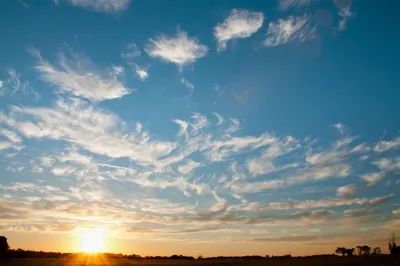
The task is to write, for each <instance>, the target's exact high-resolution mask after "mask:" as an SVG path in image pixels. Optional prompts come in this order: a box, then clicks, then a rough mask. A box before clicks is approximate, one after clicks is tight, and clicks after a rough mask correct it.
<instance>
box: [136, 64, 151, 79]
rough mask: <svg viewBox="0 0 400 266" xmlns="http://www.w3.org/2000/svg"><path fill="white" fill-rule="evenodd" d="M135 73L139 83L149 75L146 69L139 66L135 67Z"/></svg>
mask: <svg viewBox="0 0 400 266" xmlns="http://www.w3.org/2000/svg"><path fill="white" fill-rule="evenodd" d="M135 72H136V75H138V77H139V79H140V80H141V81H144V80H145V79H147V78H148V77H149V74H148V73H147V69H145V68H140V67H139V66H136V70H135Z"/></svg>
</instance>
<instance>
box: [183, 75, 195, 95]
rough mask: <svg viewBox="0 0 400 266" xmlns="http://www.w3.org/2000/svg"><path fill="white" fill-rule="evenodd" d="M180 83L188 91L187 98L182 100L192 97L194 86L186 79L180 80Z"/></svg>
mask: <svg viewBox="0 0 400 266" xmlns="http://www.w3.org/2000/svg"><path fill="white" fill-rule="evenodd" d="M180 82H181V83H182V84H183V85H184V86H185V87H186V88H188V89H189V94H188V95H187V96H185V97H184V99H187V98H189V97H190V96H192V94H193V91H194V85H193V84H192V83H190V82H189V81H188V80H187V79H185V78H181V80H180Z"/></svg>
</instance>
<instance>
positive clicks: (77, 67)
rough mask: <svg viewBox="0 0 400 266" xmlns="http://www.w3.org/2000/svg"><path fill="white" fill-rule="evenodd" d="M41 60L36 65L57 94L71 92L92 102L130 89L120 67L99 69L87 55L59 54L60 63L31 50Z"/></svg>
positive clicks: (125, 92) (119, 94)
mask: <svg viewBox="0 0 400 266" xmlns="http://www.w3.org/2000/svg"><path fill="white" fill-rule="evenodd" d="M31 53H32V54H33V55H34V56H35V57H36V58H37V59H38V64H37V66H36V67H35V68H36V70H37V71H39V72H40V73H41V78H42V79H43V80H45V81H47V82H49V83H51V84H53V85H55V86H56V87H57V92H58V93H70V94H72V95H75V96H79V97H83V98H87V99H90V100H93V101H102V100H109V99H115V98H120V97H122V96H124V95H126V94H129V93H130V92H131V90H130V89H128V88H126V87H125V86H124V85H123V84H122V82H121V81H120V80H119V74H120V73H121V68H115V67H113V68H111V71H110V70H109V71H98V70H96V67H94V66H93V64H92V63H91V62H90V60H89V59H88V58H86V57H84V56H79V55H77V54H72V55H71V58H70V59H69V58H67V57H66V56H65V55H64V54H63V53H59V54H58V64H57V65H58V66H55V65H52V64H51V63H49V62H48V61H45V60H44V59H43V58H42V57H41V55H40V53H39V51H37V50H35V49H31Z"/></svg>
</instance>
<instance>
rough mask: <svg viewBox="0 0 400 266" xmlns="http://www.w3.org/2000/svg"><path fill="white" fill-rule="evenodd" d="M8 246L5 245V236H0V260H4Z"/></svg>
mask: <svg viewBox="0 0 400 266" xmlns="http://www.w3.org/2000/svg"><path fill="white" fill-rule="evenodd" d="M9 248H10V246H9V245H8V243H7V238H6V237H5V236H0V258H5V257H6V256H7V252H8V249H9Z"/></svg>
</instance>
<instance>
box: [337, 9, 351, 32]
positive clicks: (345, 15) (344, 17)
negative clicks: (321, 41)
mask: <svg viewBox="0 0 400 266" xmlns="http://www.w3.org/2000/svg"><path fill="white" fill-rule="evenodd" d="M350 8H351V6H350V5H349V6H347V7H343V8H342V9H340V11H339V16H340V17H341V20H340V21H339V27H338V29H339V30H340V31H343V30H345V29H346V25H347V22H348V20H349V18H351V17H352V16H353V14H352V12H351V10H350Z"/></svg>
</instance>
